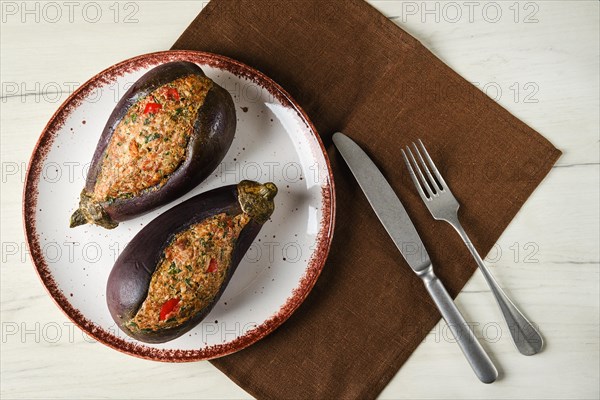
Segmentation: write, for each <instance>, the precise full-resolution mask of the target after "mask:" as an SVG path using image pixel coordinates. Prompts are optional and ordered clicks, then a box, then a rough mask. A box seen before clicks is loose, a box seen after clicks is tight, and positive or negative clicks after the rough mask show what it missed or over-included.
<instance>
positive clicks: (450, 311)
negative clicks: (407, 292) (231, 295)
mask: <svg viewBox="0 0 600 400" xmlns="http://www.w3.org/2000/svg"><path fill="white" fill-rule="evenodd" d="M421 279H423V283H425V287H426V288H427V290H428V291H429V294H430V295H431V298H432V299H433V301H434V302H435V304H436V306H437V308H438V309H439V310H440V313H441V314H442V317H443V318H444V320H445V321H446V324H448V327H449V328H450V331H452V334H453V335H454V337H455V338H456V341H457V343H458V345H459V346H460V349H461V350H462V352H463V354H464V355H465V357H466V358H467V361H469V364H471V368H473V371H474V372H475V374H476V375H477V377H478V378H479V380H480V381H481V382H483V383H492V382H494V381H495V380H496V378H497V377H498V371H497V370H496V367H495V366H494V363H492V360H490V357H489V356H488V355H487V353H486V352H485V350H484V349H483V347H481V344H479V342H478V341H477V338H476V337H475V335H474V334H473V332H472V331H471V328H469V326H468V325H467V322H466V321H465V319H464V318H463V316H462V314H461V313H460V311H459V310H458V308H456V305H455V304H454V301H452V297H450V295H449V294H448V292H447V291H446V288H445V287H444V285H443V284H442V282H441V281H440V280H439V279H438V278H437V276H435V274H434V273H433V268H432V267H431V266H430V267H429V268H428V269H427V270H426V272H425V273H423V274H421Z"/></svg>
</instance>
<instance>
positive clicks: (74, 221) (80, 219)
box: [69, 208, 88, 228]
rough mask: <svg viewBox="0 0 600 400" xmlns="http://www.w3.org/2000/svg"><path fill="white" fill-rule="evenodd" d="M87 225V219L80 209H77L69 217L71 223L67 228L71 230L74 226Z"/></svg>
mask: <svg viewBox="0 0 600 400" xmlns="http://www.w3.org/2000/svg"><path fill="white" fill-rule="evenodd" d="M87 223H88V220H87V218H86V217H85V215H84V214H83V212H81V209H80V208H78V209H77V210H75V212H74V213H73V215H71V222H70V224H69V226H70V227H71V228H75V227H76V226H79V225H85V224H87Z"/></svg>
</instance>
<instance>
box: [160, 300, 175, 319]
mask: <svg viewBox="0 0 600 400" xmlns="http://www.w3.org/2000/svg"><path fill="white" fill-rule="evenodd" d="M178 309H179V299H178V298H177V297H175V298H174V299H171V300H167V301H166V302H165V304H163V305H162V307H161V309H160V318H159V320H160V321H164V320H166V319H169V318H172V317H174V316H175V314H176V313H177V310H178Z"/></svg>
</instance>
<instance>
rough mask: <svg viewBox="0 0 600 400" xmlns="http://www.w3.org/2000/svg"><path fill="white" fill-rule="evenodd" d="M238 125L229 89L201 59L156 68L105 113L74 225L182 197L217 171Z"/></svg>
mask: <svg viewBox="0 0 600 400" xmlns="http://www.w3.org/2000/svg"><path fill="white" fill-rule="evenodd" d="M235 128H236V114H235V107H234V104H233V100H232V99H231V96H230V94H229V93H228V92H227V91H226V90H225V89H223V88H222V87H220V86H218V85H217V84H216V83H214V82H213V81H212V80H211V79H209V78H208V77H206V75H205V74H204V72H203V71H202V69H201V68H200V67H199V66H197V65H196V64H194V63H191V62H171V63H166V64H163V65H160V66H158V67H156V68H153V69H152V70H150V71H149V72H147V73H146V74H144V75H143V76H142V77H141V78H140V79H139V80H138V81H136V82H135V83H134V85H133V86H132V87H131V88H130V89H129V90H128V91H127V92H126V93H125V95H124V96H123V98H122V99H121V100H120V101H119V102H118V104H117V106H116V107H115V109H114V111H113V112H112V114H111V115H110V118H109V119H108V122H107V123H106V126H105V127H104V130H103V132H102V135H101V136H100V140H99V142H98V145H97V147H96V151H95V153H94V156H93V158H92V162H91V165H90V169H89V172H88V175H87V179H86V184H85V188H84V189H83V191H82V192H81V195H80V201H79V208H78V209H77V210H76V211H75V212H74V213H73V215H72V216H71V223H70V225H71V227H75V226H79V225H83V224H86V223H91V224H96V225H100V226H102V227H104V228H108V229H112V228H115V227H116V226H117V225H118V224H119V222H121V221H125V220H128V219H131V218H134V217H136V216H139V215H141V214H144V213H146V212H148V211H151V210H153V209H155V208H157V207H160V206H162V205H164V204H166V203H169V202H171V201H173V200H175V199H177V198H179V197H181V196H182V195H183V194H185V193H186V192H188V191H190V190H191V189H193V188H194V187H196V186H197V185H198V184H200V183H201V182H202V181H203V180H204V179H206V177H207V176H208V175H210V173H211V172H212V171H214V170H215V168H216V167H217V166H218V164H219V163H220V162H221V161H222V159H223V157H224V156H225V154H226V153H227V151H228V150H229V147H230V146H231V142H232V141H233V136H234V133H235Z"/></svg>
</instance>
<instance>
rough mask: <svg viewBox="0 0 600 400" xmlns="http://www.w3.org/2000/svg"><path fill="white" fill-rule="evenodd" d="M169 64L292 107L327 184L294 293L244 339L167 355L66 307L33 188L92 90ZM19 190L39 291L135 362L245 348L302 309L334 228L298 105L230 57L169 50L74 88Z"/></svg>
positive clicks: (330, 189)
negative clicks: (241, 83)
mask: <svg viewBox="0 0 600 400" xmlns="http://www.w3.org/2000/svg"><path fill="white" fill-rule="evenodd" d="M175 60H186V61H192V62H197V63H199V64H204V65H209V66H211V67H215V68H221V69H224V70H227V71H229V72H231V73H233V74H234V75H236V76H240V77H244V78H247V79H250V80H252V81H254V82H255V83H257V84H258V85H260V86H262V87H264V88H265V89H266V90H267V91H269V93H271V94H272V95H273V96H275V97H276V98H277V99H278V100H279V101H281V102H282V103H283V104H286V103H287V104H289V105H290V106H291V107H293V108H294V110H295V111H296V112H297V113H298V115H300V117H301V118H302V119H303V120H304V122H305V123H306V125H307V126H308V128H309V130H310V131H311V132H312V133H313V135H314V137H315V139H316V141H317V143H318V144H319V146H320V150H321V152H322V154H323V158H324V160H325V163H326V167H327V172H328V179H327V182H326V183H325V184H324V186H323V189H322V199H323V200H322V213H323V216H322V218H321V221H320V225H321V226H320V230H319V235H318V236H317V246H316V250H315V252H314V253H313V255H312V257H311V259H310V260H309V262H308V266H307V268H306V271H305V273H304V276H303V277H302V279H301V280H300V282H299V285H298V286H297V287H296V289H294V291H293V293H292V295H291V296H290V297H289V298H288V299H287V301H286V303H285V304H284V305H283V306H282V307H281V308H280V309H279V311H278V312H277V313H275V314H274V315H272V316H271V317H270V318H269V319H267V320H265V321H264V322H263V323H262V324H260V325H259V326H258V327H256V328H255V329H252V330H250V331H248V332H246V333H245V334H244V335H242V336H239V337H237V338H236V339H234V340H232V341H231V342H228V343H224V344H219V345H214V346H210V347H206V348H203V349H199V350H173V349H157V348H153V347H148V346H146V345H143V344H141V343H139V342H131V341H128V340H124V339H123V338H120V337H117V336H115V335H114V334H112V333H110V332H108V331H106V330H104V329H103V328H101V327H99V326H97V325H96V324H94V323H93V322H91V321H90V320H88V319H87V318H86V317H85V316H84V315H83V314H82V313H81V312H80V311H79V310H77V309H76V308H74V307H73V306H72V305H71V303H70V302H69V300H68V299H67V298H66V297H65V295H64V294H63V293H62V292H61V291H60V289H59V288H58V285H57V284H56V282H55V281H54V278H53V277H52V274H51V271H50V269H49V268H48V265H47V264H46V262H45V259H44V257H43V256H42V248H41V246H40V241H39V236H38V234H37V231H36V225H35V219H36V210H37V199H38V191H37V187H38V182H39V179H40V177H41V172H42V166H43V161H44V159H45V157H46V155H47V154H48V151H49V150H50V148H51V145H52V143H53V140H54V138H55V135H56V133H57V132H58V130H59V129H60V127H61V126H62V125H63V124H64V122H65V120H66V117H67V116H69V115H70V114H71V112H72V111H73V110H74V109H75V108H76V107H77V106H78V105H79V104H81V102H82V101H83V99H84V98H85V97H86V95H87V94H89V93H90V92H91V91H93V90H94V89H95V88H97V87H100V86H102V85H105V84H107V83H110V82H112V81H114V80H115V77H117V76H120V75H122V74H123V73H126V72H128V71H132V70H137V69H139V68H141V67H144V66H147V65H155V64H156V65H158V64H160V63H164V62H169V61H175ZM23 191H24V192H23V224H24V228H25V235H26V238H27V246H28V247H29V251H30V254H31V259H32V260H33V263H34V266H35V268H36V271H37V273H38V275H39V277H40V279H41V281H42V283H43V284H44V287H45V288H46V290H47V291H48V293H49V294H50V296H51V297H52V299H53V300H54V302H55V303H56V304H57V305H58V307H59V308H60V309H61V310H62V311H63V312H64V313H65V314H66V315H67V317H69V319H71V321H73V322H74V323H75V324H76V325H77V326H79V328H81V329H82V330H83V331H84V332H86V333H87V334H88V335H90V336H91V337H93V338H94V339H96V340H98V341H99V342H101V343H104V344H105V345H107V346H109V347H112V348H114V349H116V350H119V351H121V352H124V353H127V354H130V355H133V356H136V357H140V358H144V359H150V360H156V361H164V362H188V361H200V360H209V359H213V358H217V357H222V356H225V355H227V354H231V353H234V352H236V351H239V350H241V349H243V348H245V347H248V346H250V345H251V344H253V343H255V342H257V341H258V340H260V339H262V338H263V337H265V336H267V335H268V334H269V333H271V332H273V331H274V330H275V329H276V328H277V327H279V326H280V325H281V324H282V323H283V322H285V321H286V320H287V319H288V318H289V317H290V316H291V315H292V313H293V312H294V311H295V310H296V309H297V308H298V307H299V306H300V304H302V302H303V301H304V299H305V298H306V296H307V295H308V293H309V292H310V291H311V289H312V288H313V286H314V284H315V282H316V281H317V278H318V277H319V275H320V273H321V270H322V269H323V266H324V264H325V260H326V259H327V255H328V253H329V249H330V246H331V241H332V238H333V230H334V229H333V228H334V223H335V188H334V182H333V173H332V171H331V165H330V163H329V158H328V156H327V152H326V151H325V146H324V145H323V142H322V141H321V138H320V137H319V135H318V133H317V130H316V128H315V127H314V125H313V123H312V122H311V120H310V118H309V117H308V115H306V113H305V112H304V110H303V109H302V108H301V107H300V106H299V105H298V103H297V102H296V101H295V100H294V99H293V98H292V97H291V96H290V95H289V94H288V93H287V92H286V91H285V90H284V89H283V88H282V87H281V86H279V85H278V84H277V83H275V82H274V81H273V80H271V79H270V78H269V77H267V76H266V75H264V74H263V73H261V72H259V71H257V70H255V69H254V68H251V67H249V66H247V65H245V64H243V63H241V62H239V61H236V60H233V59H231V58H228V57H225V56H221V55H217V54H212V53H206V52H199V51H189V50H170V51H162V52H156V53H150V54H144V55H141V56H137V57H134V58H130V59H128V60H125V61H122V62H120V63H118V64H115V65H113V66H112V67H109V68H107V69H105V70H104V71H102V72H100V73H98V74H97V75H95V76H94V77H92V78H91V79H89V80H88V81H87V82H86V83H84V84H83V85H81V86H80V87H79V88H77V89H76V90H75V91H74V92H73V93H72V94H71V95H70V96H69V97H68V98H67V100H66V101H65V102H64V103H63V104H62V105H61V106H60V107H59V108H58V110H57V111H56V112H55V113H54V115H53V116H52V117H51V118H50V120H49V121H48V124H47V125H46V127H45V128H44V129H43V131H42V133H41V135H40V137H39V139H38V141H37V143H36V145H35V147H34V149H33V152H32V155H31V159H30V162H29V165H28V168H27V174H26V179H25V185H24V189H23Z"/></svg>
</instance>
